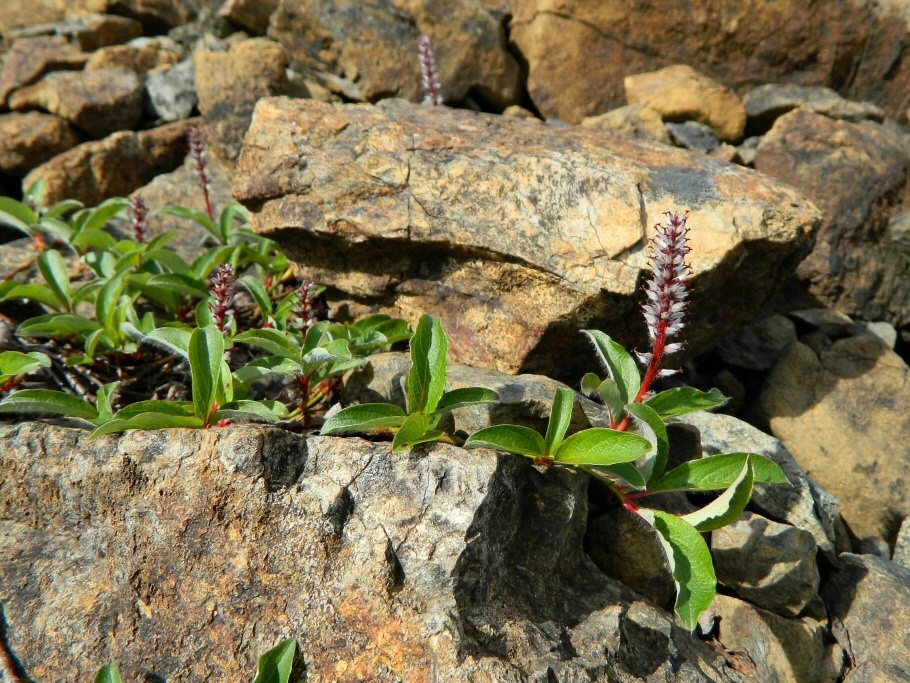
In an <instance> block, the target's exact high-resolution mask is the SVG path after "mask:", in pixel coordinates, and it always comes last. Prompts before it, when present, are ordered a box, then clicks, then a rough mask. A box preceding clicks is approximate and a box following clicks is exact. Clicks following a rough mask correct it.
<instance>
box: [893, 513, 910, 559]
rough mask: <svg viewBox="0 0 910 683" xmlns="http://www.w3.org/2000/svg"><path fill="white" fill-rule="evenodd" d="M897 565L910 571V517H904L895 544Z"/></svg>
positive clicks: (894, 557)
mask: <svg viewBox="0 0 910 683" xmlns="http://www.w3.org/2000/svg"><path fill="white" fill-rule="evenodd" d="M892 559H893V560H894V562H895V563H896V564H899V565H901V566H902V567H907V568H908V569H910V517H904V521H903V522H901V528H900V531H898V532H897V540H896V541H895V542H894V556H893V558H892Z"/></svg>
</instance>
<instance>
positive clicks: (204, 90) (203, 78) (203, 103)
mask: <svg viewBox="0 0 910 683" xmlns="http://www.w3.org/2000/svg"><path fill="white" fill-rule="evenodd" d="M194 63H195V67H196V94H197V95H198V97H199V111H200V112H201V113H202V116H203V119H204V120H205V127H206V131H207V132H208V139H209V142H210V144H211V145H212V146H213V147H214V148H215V149H217V150H218V151H219V152H220V153H221V154H222V155H223V156H225V157H226V158H228V159H236V158H237V155H238V154H239V153H240V145H241V142H242V140H243V134H244V133H245V132H246V129H247V128H248V127H249V125H250V117H251V116H252V115H253V107H255V106H256V102H257V100H259V98H261V97H267V96H269V95H281V94H284V93H286V92H287V91H288V89H289V84H288V77H287V73H286V71H287V66H288V60H287V56H285V54H284V50H282V49H281V46H280V45H279V44H278V43H276V42H274V41H271V40H268V39H267V38H253V39H251V40H245V41H243V42H241V43H238V44H237V45H235V46H233V47H232V48H231V49H230V50H229V51H228V52H206V51H200V52H197V53H196V56H195V61H194Z"/></svg>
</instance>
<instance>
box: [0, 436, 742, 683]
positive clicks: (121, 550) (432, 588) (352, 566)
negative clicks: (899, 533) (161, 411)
mask: <svg viewBox="0 0 910 683" xmlns="http://www.w3.org/2000/svg"><path fill="white" fill-rule="evenodd" d="M87 434H88V433H87V432H86V431H77V430H67V429H61V428H53V427H48V426H44V425H37V424H25V425H20V426H16V427H7V428H3V430H2V431H0V436H2V440H3V443H5V444H6V445H7V446H8V448H7V449H5V450H4V451H3V452H2V453H0V472H2V476H0V516H2V522H0V602H2V604H3V607H4V615H5V619H6V642H7V644H8V645H9V649H10V651H11V652H12V653H13V654H14V656H15V657H16V658H17V659H18V661H19V662H21V663H22V665H23V667H24V669H25V672H26V674H27V675H28V677H29V678H30V679H32V680H54V681H59V680H86V679H88V678H90V677H91V676H93V675H94V672H96V671H97V669H98V662H99V661H109V660H113V661H116V662H118V663H119V667H120V671H121V672H122V673H123V677H124V680H136V679H138V678H141V677H143V676H146V675H148V674H150V673H152V672H154V675H155V676H156V677H158V678H164V679H166V680H208V681H210V682H211V683H219V682H220V681H236V680H238V678H241V677H244V676H246V675H248V674H249V672H250V671H251V670H253V669H254V668H255V663H256V658H257V657H258V656H259V655H260V654H261V653H263V652H265V651H266V650H267V649H268V648H270V647H272V646H273V645H274V644H275V643H276V642H277V641H278V640H280V639H283V638H287V637H293V638H296V639H297V640H298V641H299V643H300V645H301V649H302V652H303V655H304V658H305V660H306V665H307V680H309V681H313V682H314V683H320V682H327V681H333V680H373V681H395V682H405V681H407V682H414V683H417V682H418V681H426V680H432V679H435V680H438V681H445V682H451V683H456V682H461V681H467V680H477V681H481V680H483V681H497V682H514V683H518V682H519V681H528V680H548V679H550V680H552V678H553V677H556V679H557V680H565V681H581V680H586V681H594V682H600V683H607V682H608V681H610V682H613V681H620V682H622V683H632V682H633V681H637V680H641V679H643V678H650V679H651V680H661V681H668V682H672V683H683V682H686V683H688V682H702V681H703V682H706V683H707V682H709V681H718V682H720V681H725V682H726V681H729V682H733V681H745V680H746V679H745V678H743V677H741V676H739V675H738V674H736V673H735V672H733V671H732V670H730V669H726V668H724V665H723V660H722V658H721V657H720V656H718V655H717V654H716V653H714V652H712V651H711V650H709V649H708V648H707V646H705V645H704V644H703V643H701V642H699V641H698V640H697V639H695V638H694V637H692V636H691V635H690V634H689V633H687V632H684V631H683V630H682V629H680V628H679V627H677V626H676V625H674V622H673V620H672V619H671V618H670V616H669V615H668V614H667V613H665V612H662V611H660V610H658V609H656V608H654V607H652V606H649V605H647V604H646V603H644V602H641V601H636V600H635V598H634V596H633V595H632V594H631V593H630V592H629V591H627V590H626V589H624V588H623V587H622V586H621V585H619V584H617V583H615V582H613V581H611V580H610V579H608V578H607V577H605V576H604V575H603V574H601V573H600V572H599V571H598V570H597V569H596V568H595V567H594V565H593V564H592V563H591V562H590V560H589V559H588V558H587V557H586V556H585V554H584V553H583V551H582V546H581V538H582V534H583V531H584V524H585V518H586V516H587V504H586V489H587V480H586V478H585V477H583V476H578V475H576V474H574V473H571V472H566V471H560V470H558V469H552V470H550V471H548V472H546V473H540V472H538V471H537V470H535V469H534V468H533V467H532V466H531V465H530V463H528V462H527V461H526V460H524V459H522V458H517V457H512V456H497V455H496V454H495V453H493V452H491V451H484V450H480V451H463V450H460V449H457V448H454V447H451V446H445V445H434V446H431V447H428V448H420V449H417V450H415V451H412V452H411V453H409V454H390V452H389V444H388V443H369V442H366V441H363V440H360V439H353V438H350V439H335V438H331V437H318V436H316V437H301V436H297V435H293V434H289V433H286V432H282V431H280V430H274V429H269V428H263V427H237V428H230V429H224V430H196V431H190V430H161V431H157V432H132V433H128V434H126V435H125V436H118V437H104V438H101V439H98V440H96V441H88V440H87ZM38 453H40V454H41V455H40V457H36V454H38ZM201 653H205V655H204V656H202V654H201Z"/></svg>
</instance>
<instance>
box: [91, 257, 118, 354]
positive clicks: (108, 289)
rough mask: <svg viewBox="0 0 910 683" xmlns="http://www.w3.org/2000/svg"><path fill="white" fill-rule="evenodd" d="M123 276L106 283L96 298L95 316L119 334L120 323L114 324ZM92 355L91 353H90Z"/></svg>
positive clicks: (103, 324)
mask: <svg viewBox="0 0 910 683" xmlns="http://www.w3.org/2000/svg"><path fill="white" fill-rule="evenodd" d="M123 285H124V282H123V276H122V275H117V276H115V277H112V278H111V279H110V280H108V281H107V283H105V285H104V287H102V288H101V291H100V292H98V296H97V297H96V298H95V318H96V319H97V320H98V322H99V323H101V325H102V326H103V327H104V329H105V330H107V331H108V332H113V334H114V335H115V336H119V325H117V326H115V325H114V320H115V313H116V312H117V302H118V301H119V300H120V294H121V293H122V292H123ZM89 355H91V354H89Z"/></svg>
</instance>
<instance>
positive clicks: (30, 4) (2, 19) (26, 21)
mask: <svg viewBox="0 0 910 683" xmlns="http://www.w3.org/2000/svg"><path fill="white" fill-rule="evenodd" d="M62 18H63V6H62V4H61V3H60V2H59V0H4V2H3V11H2V12H0V36H3V37H4V38H5V37H6V35H7V34H8V33H9V32H10V31H13V30H15V29H17V28H20V27H22V26H31V25H32V24H36V23H41V22H48V21H58V20H59V19H62Z"/></svg>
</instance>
